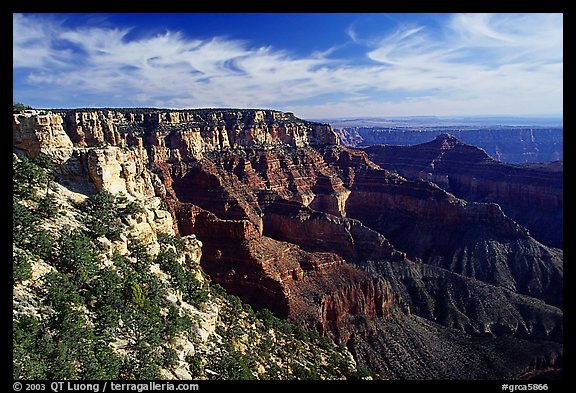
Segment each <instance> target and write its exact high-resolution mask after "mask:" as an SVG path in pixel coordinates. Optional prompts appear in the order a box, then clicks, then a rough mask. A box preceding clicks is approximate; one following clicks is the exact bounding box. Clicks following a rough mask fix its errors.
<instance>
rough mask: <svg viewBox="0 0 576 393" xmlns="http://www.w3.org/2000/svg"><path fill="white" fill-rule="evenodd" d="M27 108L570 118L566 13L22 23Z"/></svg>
mask: <svg viewBox="0 0 576 393" xmlns="http://www.w3.org/2000/svg"><path fill="white" fill-rule="evenodd" d="M13 55H14V56H13V75H14V84H13V92H14V101H15V102H23V103H25V104H28V105H32V106H34V107H42V108H65V107H68V108H75V107H133V106H146V107H161V108H201V107H235V108H270V109H278V110H284V111H292V112H295V114H296V115H298V116H300V117H304V118H342V117H360V116H363V117H368V116H375V117H387V116H417V115H440V116H466V115H470V116H473V115H562V105H563V16H562V14H228V13H222V14H14V16H13Z"/></svg>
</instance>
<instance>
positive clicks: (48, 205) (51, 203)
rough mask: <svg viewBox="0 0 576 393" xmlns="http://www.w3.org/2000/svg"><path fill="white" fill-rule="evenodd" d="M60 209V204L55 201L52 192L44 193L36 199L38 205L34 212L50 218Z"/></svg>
mask: <svg viewBox="0 0 576 393" xmlns="http://www.w3.org/2000/svg"><path fill="white" fill-rule="evenodd" d="M59 210H60V206H59V205H58V203H57V202H56V197H55V196H54V194H48V193H46V195H44V196H43V197H42V198H40V200H39V201H38V207H37V208H36V212H37V213H38V215H39V216H40V217H42V218H52V217H54V216H56V214H58V211H59Z"/></svg>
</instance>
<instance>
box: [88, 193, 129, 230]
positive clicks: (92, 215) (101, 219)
mask: <svg viewBox="0 0 576 393" xmlns="http://www.w3.org/2000/svg"><path fill="white" fill-rule="evenodd" d="M85 210H86V213H87V214H88V215H87V218H86V226H87V227H88V228H89V229H90V232H91V234H92V236H93V237H94V238H97V237H100V236H105V237H107V238H108V239H110V240H117V239H119V238H120V234H121V233H122V230H121V229H120V227H119V225H118V224H119V220H118V205H117V203H116V198H115V197H114V195H112V194H111V193H110V192H108V191H106V190H103V191H100V192H99V193H97V194H94V195H92V196H91V197H90V198H88V201H87V203H86V209H85Z"/></svg>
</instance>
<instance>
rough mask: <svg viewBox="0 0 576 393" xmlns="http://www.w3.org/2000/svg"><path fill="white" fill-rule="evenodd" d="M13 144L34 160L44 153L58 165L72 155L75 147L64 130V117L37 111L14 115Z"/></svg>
mask: <svg viewBox="0 0 576 393" xmlns="http://www.w3.org/2000/svg"><path fill="white" fill-rule="evenodd" d="M12 144H13V146H14V148H17V149H20V150H23V151H25V152H26V154H28V155H29V156H30V157H32V158H34V157H37V156H38V155H39V154H40V153H44V154H47V155H49V156H50V157H51V158H52V159H54V160H55V161H56V162H58V163H62V162H64V161H65V160H66V159H67V158H68V157H69V156H70V155H71V154H72V146H73V145H72V141H71V140H70V137H69V136H68V134H67V133H66V131H65V130H64V127H63V120H62V116H60V115H58V114H54V113H51V112H47V113H46V112H39V113H38V112H36V111H25V112H23V113H18V114H14V117H13V125H12Z"/></svg>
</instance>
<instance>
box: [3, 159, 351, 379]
mask: <svg viewBox="0 0 576 393" xmlns="http://www.w3.org/2000/svg"><path fill="white" fill-rule="evenodd" d="M40 157H42V156H40ZM39 164H40V165H46V164H47V162H46V161H41V160H38V159H36V160H34V161H31V160H29V159H27V158H26V157H22V158H17V157H16V156H14V206H13V207H14V218H13V269H14V270H13V276H14V298H13V301H14V305H13V318H14V319H13V321H14V329H13V340H12V342H13V351H14V352H13V355H14V364H13V366H14V368H13V377H14V378H15V379H75V378H79V379H296V378H297V379H324V378H328V379H340V378H350V377H352V376H355V375H357V370H356V367H355V363H354V361H353V360H352V358H351V356H350V354H349V352H348V351H347V350H346V348H342V347H340V348H339V347H337V346H336V345H335V344H334V343H333V342H332V341H330V340H328V339H327V338H325V337H322V336H320V335H319V334H318V333H316V332H315V331H307V330H304V329H302V327H300V326H298V325H294V324H290V323H287V322H285V321H282V320H279V319H278V318H276V317H274V316H273V315H272V314H271V313H270V312H269V311H267V310H263V311H259V312H257V313H255V312H254V311H253V310H252V308H251V307H250V306H249V305H247V304H244V303H242V302H241V301H240V299H239V298H237V297H236V296H231V295H229V294H227V293H226V291H225V290H224V289H223V288H221V287H219V286H217V285H216V286H214V285H210V284H209V281H207V279H206V278H205V276H204V274H203V273H202V271H201V269H200V266H199V260H200V258H201V255H202V252H201V246H202V244H201V242H199V241H198V240H197V239H196V238H195V237H194V236H193V235H192V236H184V237H180V236H178V235H175V233H174V230H173V227H172V225H173V222H172V218H171V216H170V214H169V213H168V212H167V211H166V210H164V209H163V208H162V201H161V200H160V198H158V197H151V198H146V199H135V198H134V197H133V196H129V197H127V196H126V195H124V194H117V195H112V194H110V193H109V192H108V191H106V190H103V191H101V192H98V193H96V192H95V191H96V190H95V189H94V188H93V187H91V184H88V183H84V184H81V183H76V184H75V186H76V187H77V188H78V187H83V188H84V189H85V190H86V191H85V193H78V192H74V191H71V190H70V189H69V188H67V187H65V186H63V185H62V184H59V183H58V182H57V180H58V177H56V179H52V180H50V179H51V177H52V176H53V175H52V173H53V172H52V171H51V170H48V169H46V168H44V167H42V166H39ZM55 171H56V172H55V173H56V174H58V168H56V169H55Z"/></svg>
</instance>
